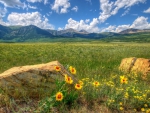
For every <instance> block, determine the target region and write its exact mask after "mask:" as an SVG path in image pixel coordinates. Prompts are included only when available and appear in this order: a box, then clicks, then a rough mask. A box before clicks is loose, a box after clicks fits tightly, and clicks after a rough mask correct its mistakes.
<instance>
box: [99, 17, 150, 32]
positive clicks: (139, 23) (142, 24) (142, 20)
mask: <svg viewBox="0 0 150 113" xmlns="http://www.w3.org/2000/svg"><path fill="white" fill-rule="evenodd" d="M147 20H148V18H146V17H143V16H141V17H138V18H137V19H135V20H134V21H133V23H132V24H131V25H130V24H128V25H119V26H112V25H110V26H108V27H107V28H104V29H102V30H101V32H121V31H123V30H125V29H129V28H135V29H150V23H149V22H148V21H147Z"/></svg>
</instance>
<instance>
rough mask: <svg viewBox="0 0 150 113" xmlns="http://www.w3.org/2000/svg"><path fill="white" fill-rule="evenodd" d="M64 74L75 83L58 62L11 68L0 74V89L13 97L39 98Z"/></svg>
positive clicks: (62, 77)
mask: <svg viewBox="0 0 150 113" xmlns="http://www.w3.org/2000/svg"><path fill="white" fill-rule="evenodd" d="M55 66H59V67H60V68H61V70H60V71H58V72H57V71H56V70H55V68H54V67H55ZM64 74H68V75H69V76H71V77H72V79H73V80H74V82H75V81H76V79H75V77H74V76H73V75H72V74H70V73H69V72H68V71H67V70H66V69H65V68H64V67H63V65H61V64H60V63H59V62H58V61H53V62H49V63H46V64H38V65H28V66H20V67H13V68H11V69H9V70H7V71H5V72H3V73H2V74H0V87H1V88H2V89H3V90H4V91H5V92H7V93H8V94H9V95H11V96H14V97H22V96H26V95H28V96H32V97H39V96H42V95H44V94H46V93H49V92H50V91H51V90H52V89H54V88H55V84H54V82H55V80H56V79H58V80H64ZM17 92H18V93H17ZM40 93H42V94H40Z"/></svg>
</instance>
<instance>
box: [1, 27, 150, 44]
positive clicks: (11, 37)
mask: <svg viewBox="0 0 150 113" xmlns="http://www.w3.org/2000/svg"><path fill="white" fill-rule="evenodd" d="M136 33H150V29H144V30H139V29H133V28H131V29H126V30H124V31H121V32H119V33H114V32H103V33H88V32H87V31H85V30H80V31H77V30H74V29H72V28H69V29H66V30H60V31H57V30H50V29H41V28H39V27H37V26H34V25H29V26H3V25H0V41H1V40H2V41H15V42H24V41H26V40H38V39H41V38H47V39H49V38H51V39H54V38H86V39H102V38H110V37H119V36H126V35H130V34H136Z"/></svg>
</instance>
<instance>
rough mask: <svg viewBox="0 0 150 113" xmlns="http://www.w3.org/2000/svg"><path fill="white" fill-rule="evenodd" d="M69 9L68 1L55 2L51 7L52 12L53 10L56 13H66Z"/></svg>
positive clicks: (59, 0)
mask: <svg viewBox="0 0 150 113" xmlns="http://www.w3.org/2000/svg"><path fill="white" fill-rule="evenodd" d="M69 7H70V3H69V0H55V2H54V4H53V5H52V10H55V11H56V12H57V13H67V12H68V10H67V9H68V8H69Z"/></svg>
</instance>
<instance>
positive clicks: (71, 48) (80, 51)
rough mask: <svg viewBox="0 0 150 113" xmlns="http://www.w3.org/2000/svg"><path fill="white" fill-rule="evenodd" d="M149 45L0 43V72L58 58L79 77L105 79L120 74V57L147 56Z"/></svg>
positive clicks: (149, 56)
mask: <svg viewBox="0 0 150 113" xmlns="http://www.w3.org/2000/svg"><path fill="white" fill-rule="evenodd" d="M149 48H150V44H149V43H147V44H146V43H140V44H139V43H101V42H80V43H59V42H58V43H22V44H19V43H18V44H16V43H15V44H5V43H1V44H0V51H1V52H0V73H2V72H3V71H5V70H7V69H9V68H11V67H13V66H21V65H31V64H39V63H46V62H50V61H54V60H58V61H59V62H60V63H62V64H63V65H67V64H69V65H72V66H74V67H76V69H77V77H78V78H79V79H82V78H87V77H88V78H90V79H91V78H93V79H95V80H98V81H101V79H102V78H105V79H106V80H109V78H110V76H111V75H116V74H117V75H120V74H121V73H120V72H119V71H118V67H119V64H120V62H121V59H123V58H126V57H142V58H150V49H149ZM104 91H105V90H104ZM88 93H90V91H88Z"/></svg>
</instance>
